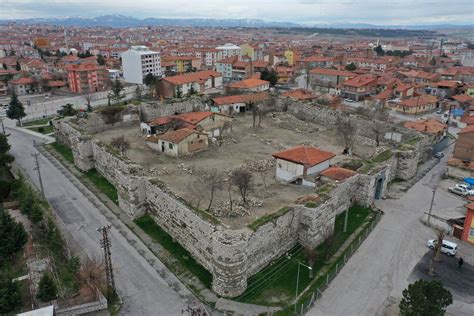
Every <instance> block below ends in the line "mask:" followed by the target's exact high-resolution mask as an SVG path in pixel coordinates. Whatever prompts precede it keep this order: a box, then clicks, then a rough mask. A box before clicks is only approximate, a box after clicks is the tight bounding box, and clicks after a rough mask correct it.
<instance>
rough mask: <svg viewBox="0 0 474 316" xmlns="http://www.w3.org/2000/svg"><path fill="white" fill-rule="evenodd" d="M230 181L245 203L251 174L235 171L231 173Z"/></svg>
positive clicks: (250, 185) (250, 182)
mask: <svg viewBox="0 0 474 316" xmlns="http://www.w3.org/2000/svg"><path fill="white" fill-rule="evenodd" d="M230 179H231V182H232V184H233V185H235V186H236V187H237V188H238V189H239V192H240V195H241V196H242V200H243V201H244V203H247V199H246V198H247V192H248V190H250V188H251V187H252V174H251V173H250V172H249V171H248V170H245V169H236V170H234V171H233V172H232V174H231V176H230Z"/></svg>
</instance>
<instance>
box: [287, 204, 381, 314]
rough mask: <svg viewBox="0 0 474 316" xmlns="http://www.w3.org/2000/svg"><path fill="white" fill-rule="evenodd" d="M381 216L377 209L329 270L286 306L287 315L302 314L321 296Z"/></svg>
mask: <svg viewBox="0 0 474 316" xmlns="http://www.w3.org/2000/svg"><path fill="white" fill-rule="evenodd" d="M381 217H382V211H380V210H377V211H376V215H375V217H374V219H373V220H372V221H371V222H370V223H369V224H368V225H367V226H366V227H365V228H364V229H363V230H362V231H361V232H360V233H359V234H358V236H357V237H356V238H355V239H354V240H353V241H352V242H351V244H350V245H349V246H348V247H347V248H346V250H344V252H343V253H342V254H341V255H340V256H339V257H338V258H337V259H336V260H335V261H334V262H333V264H332V266H331V267H330V268H329V271H328V272H327V273H326V274H325V275H322V276H320V277H319V278H318V279H317V280H316V281H315V282H314V283H313V284H311V285H310V286H309V288H308V289H307V290H305V291H303V293H302V294H301V295H300V296H299V297H300V298H299V300H298V301H297V303H296V304H295V305H292V306H290V307H287V308H286V310H285V312H286V313H285V314H287V315H304V314H305V313H306V312H307V311H308V310H309V309H310V308H311V307H313V306H314V304H316V302H317V301H318V300H319V299H320V298H321V296H322V294H323V292H324V290H325V289H326V288H327V287H328V286H329V284H330V283H331V281H332V280H333V279H334V278H335V277H336V276H337V274H338V273H339V272H340V271H341V269H342V268H343V267H344V266H345V265H346V263H347V261H348V260H349V258H350V257H351V256H352V255H353V254H354V252H355V251H356V250H357V249H358V248H359V246H360V245H361V244H362V242H363V241H364V240H365V239H366V238H367V236H369V234H370V232H371V231H372V230H373V229H374V227H375V226H376V225H377V223H378V222H379V221H380V218H381Z"/></svg>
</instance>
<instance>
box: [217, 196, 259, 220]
mask: <svg viewBox="0 0 474 316" xmlns="http://www.w3.org/2000/svg"><path fill="white" fill-rule="evenodd" d="M262 206H263V201H262V200H259V199H257V198H253V197H247V203H244V201H243V200H242V198H239V199H237V200H232V211H231V210H230V201H229V200H225V201H218V202H217V203H215V206H214V207H211V212H212V214H213V215H214V216H217V217H227V218H230V217H243V216H248V215H250V211H249V209H248V208H249V207H262Z"/></svg>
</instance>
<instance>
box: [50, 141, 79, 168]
mask: <svg viewBox="0 0 474 316" xmlns="http://www.w3.org/2000/svg"><path fill="white" fill-rule="evenodd" d="M51 147H52V148H53V149H54V150H56V152H57V153H59V154H60V155H61V156H63V158H64V159H66V160H67V161H68V162H70V163H72V164H74V156H73V154H72V150H71V148H69V147H67V146H66V145H63V144H61V143H58V142H54V143H52V144H51Z"/></svg>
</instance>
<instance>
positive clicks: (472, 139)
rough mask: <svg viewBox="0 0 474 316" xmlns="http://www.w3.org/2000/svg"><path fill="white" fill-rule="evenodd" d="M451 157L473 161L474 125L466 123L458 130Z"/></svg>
mask: <svg viewBox="0 0 474 316" xmlns="http://www.w3.org/2000/svg"><path fill="white" fill-rule="evenodd" d="M453 157H454V158H457V159H460V160H462V161H465V162H474V125H468V126H467V127H465V128H463V129H462V130H460V131H459V132H458V139H457V141H456V145H455V146H454V153H453Z"/></svg>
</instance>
